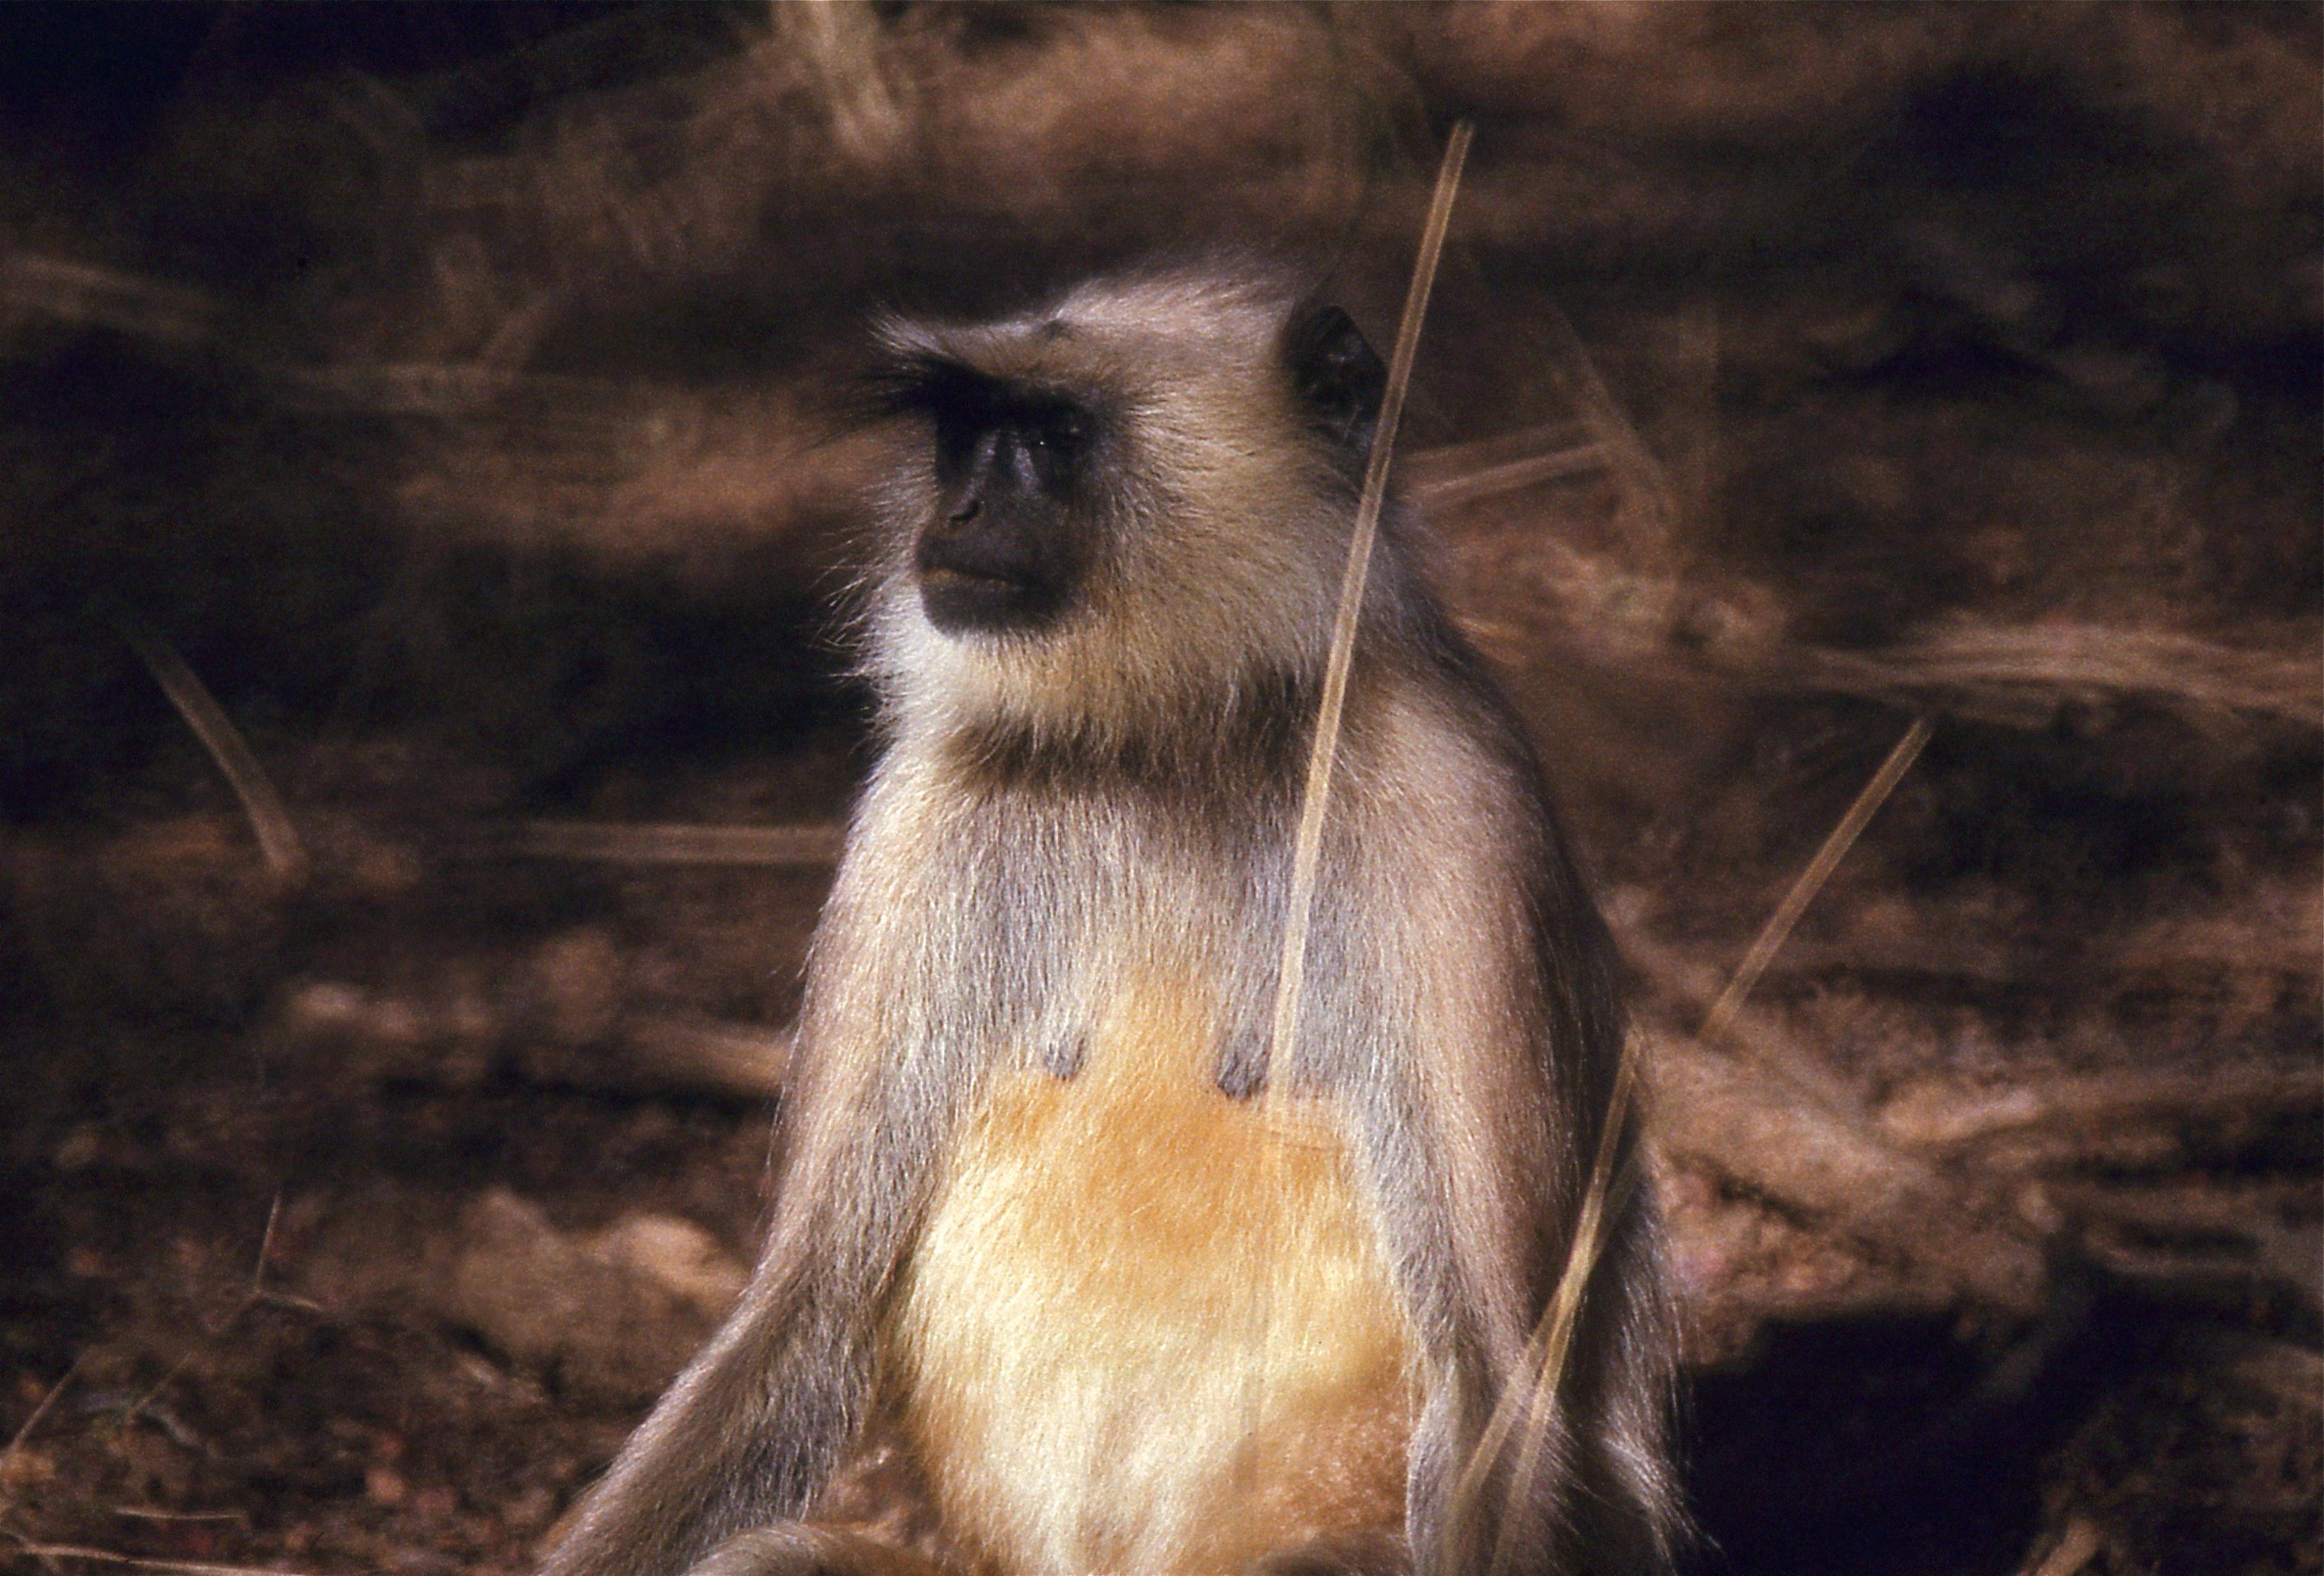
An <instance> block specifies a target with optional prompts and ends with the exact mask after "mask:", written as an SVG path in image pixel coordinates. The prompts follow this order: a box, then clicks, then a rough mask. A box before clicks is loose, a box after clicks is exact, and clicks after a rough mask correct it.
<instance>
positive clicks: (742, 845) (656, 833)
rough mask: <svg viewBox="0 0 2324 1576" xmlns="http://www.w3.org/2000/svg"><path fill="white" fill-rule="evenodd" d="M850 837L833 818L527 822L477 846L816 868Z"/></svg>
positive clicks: (539, 853) (552, 855)
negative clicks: (745, 822)
mask: <svg viewBox="0 0 2324 1576" xmlns="http://www.w3.org/2000/svg"><path fill="white" fill-rule="evenodd" d="M846 839H847V832H846V828H844V827H842V826H832V825H807V826H716V825H703V824H701V823H696V822H660V823H654V822H621V821H521V822H518V823H517V824H515V825H512V826H508V827H505V828H493V829H492V830H491V831H489V832H486V833H484V834H483V835H482V836H481V837H480V839H479V845H478V848H477V849H476V852H477V853H481V854H484V855H485V856H487V857H496V858H511V857H515V858H527V859H572V860H592V861H597V862H603V863H606V864H706V865H759V866H765V867H768V868H772V869H812V868H816V867H818V866H823V865H829V864H834V863H836V862H837V861H838V859H839V853H840V849H841V847H842V846H843V845H844V843H845V842H846Z"/></svg>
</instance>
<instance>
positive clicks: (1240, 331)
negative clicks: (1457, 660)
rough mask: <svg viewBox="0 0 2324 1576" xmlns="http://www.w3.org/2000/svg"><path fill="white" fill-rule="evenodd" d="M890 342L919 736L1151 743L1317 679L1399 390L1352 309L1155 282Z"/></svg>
mask: <svg viewBox="0 0 2324 1576" xmlns="http://www.w3.org/2000/svg"><path fill="white" fill-rule="evenodd" d="M881 341H882V346H883V348H884V350H885V352H886V354H887V358H888V361H887V372H886V374H885V377H884V380H883V382H882V385H881V386H882V389H883V392H884V394H885V399H886V403H887V404H888V406H889V408H890V410H893V411H895V412H897V413H899V414H901V415H903V416H905V417H908V418H909V419H910V420H911V425H910V426H909V427H908V429H906V431H907V433H908V437H907V438H906V439H905V443H906V446H907V447H906V448H905V451H904V458H903V462H902V463H901V464H900V465H899V468H898V471H897V474H896V475H895V477H894V479H893V480H892V482H891V484H890V485H889V487H888V488H887V489H886V492H885V494H884V496H883V498H882V501H881V519H882V524H883V528H884V552H883V558H882V561H881V564H880V566H879V569H878V576H879V577H878V581H877V584H876V585H875V587H874V594H873V604H872V609H871V653H870V657H871V669H872V672H873V675H874V677H876V678H877V679H878V680H879V681H880V682H881V687H882V689H883V691H884V692H885V693H886V695H887V696H888V698H889V701H890V706H891V708H893V710H894V711H895V712H896V714H897V719H898V721H899V722H900V723H902V724H903V725H905V726H907V727H909V726H911V725H913V724H914V723H926V724H929V725H934V726H937V727H943V726H945V725H949V724H957V723H1001V724H1005V725H1011V726H1022V727H1028V728H1032V729H1035V730H1044V729H1051V728H1055V729H1061V730H1073V731H1076V732H1084V733H1086V732H1089V731H1092V730H1097V731H1111V730H1115V729H1135V728H1137V727H1138V726H1139V723H1140V721H1141V719H1148V718H1157V717H1159V716H1161V715H1163V714H1169V715H1173V716H1176V717H1179V718H1182V719H1183V718H1184V717H1185V716H1186V715H1187V714H1188V708H1189V707H1190V706H1191V707H1192V708H1194V714H1196V715H1199V714H1202V713H1203V711H1204V710H1205V709H1207V708H1212V707H1219V708H1223V707H1226V706H1229V705H1231V704H1232V703H1233V702H1234V701H1235V700H1236V699H1237V698H1238V696H1240V695H1242V694H1244V693H1246V692H1248V690H1249V689H1250V687H1254V686H1277V687H1279V686H1281V685H1283V684H1284V683H1285V682H1286V680H1288V681H1290V682H1291V683H1292V684H1293V686H1294V687H1304V684H1305V681H1306V680H1307V679H1308V678H1310V677H1312V676H1313V675H1314V674H1315V673H1318V672H1320V669H1321V666H1322V663H1323V656H1324V652H1325V650H1326V648H1327V646H1328V644H1329V641H1330V634H1331V621H1332V610H1333V604H1334V602H1335V599H1336V596H1337V594H1338V586H1339V579H1340V575H1341V571H1342V567H1343V565H1344V562H1345V554H1346V550H1347V543H1348V537H1349V528H1350V524H1351V520H1352V517H1353V513H1354V503H1355V499H1356V494H1357V491H1358V487H1359V485H1360V481H1361V475H1362V467H1363V463H1364V458H1365V453H1366V448H1367V446H1368V444H1369V438H1370V434H1371V429H1372V423H1373V419H1374V417H1375V416H1376V414H1377V413H1378V410H1379V401H1380V395H1381V390H1382V385H1383V382H1384V381H1385V380H1384V373H1383V369H1382V368H1381V365H1380V362H1379V357H1378V356H1377V355H1374V354H1373V353H1372V350H1371V348H1370V346H1368V345H1367V344H1366V343H1365V342H1364V339H1363V336H1362V335H1361V334H1360V333H1359V332H1358V331H1357V329H1356V327H1355V325H1354V324H1353V323H1352V322H1351V321H1350V320H1349V318H1348V317H1347V314H1346V313H1344V312H1342V311H1341V310H1340V309H1338V308H1336V307H1330V306H1321V305H1316V304H1314V303H1313V302H1311V301H1304V300H1299V299H1297V298H1296V296H1295V295H1294V294H1293V293H1292V292H1291V291H1290V290H1287V289H1285V288H1282V287H1280V286H1278V285H1277V284H1275V283H1274V282H1273V281H1270V280H1268V279H1267V278H1266V277H1264V276H1259V277H1253V276H1251V275H1249V274H1219V273H1157V274H1148V275H1139V276H1134V277H1131V278H1128V279H1122V280H1114V281H1100V282H1095V283H1090V284H1085V285H1083V286H1081V287H1080V288H1078V289H1076V290H1074V291H1072V292H1071V293H1070V294H1068V295H1066V296H1065V297H1064V298H1063V299H1061V300H1058V301H1057V302H1056V304H1055V305H1054V306H1051V307H1048V308H1046V309H1041V310H1037V311H1033V312H1028V313H1026V314H1024V315H1022V316H1019V317H1014V318H1005V319H1002V320H1001V321H998V322H991V323H982V324H975V325H968V326H932V325H926V324H920V323H911V322H903V321H890V322H889V323H887V324H885V325H883V327H882V331H881Z"/></svg>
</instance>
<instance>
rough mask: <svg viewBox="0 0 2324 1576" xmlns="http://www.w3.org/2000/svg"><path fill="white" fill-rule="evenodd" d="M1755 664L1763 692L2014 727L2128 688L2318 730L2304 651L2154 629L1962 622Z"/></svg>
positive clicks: (2318, 696)
mask: <svg viewBox="0 0 2324 1576" xmlns="http://www.w3.org/2000/svg"><path fill="white" fill-rule="evenodd" d="M1753 666H1754V668H1762V669H1764V675H1763V681H1765V682H1767V684H1768V686H1769V687H1777V688H1784V687H1796V688H1804V689H1819V690H1827V691H1837V692H1839V693H1841V694H1846V695H1857V696H1866V697H1867V698H1870V699H1875V700H1886V701H1890V702H1895V701H1900V700H1906V699H1914V700H1916V701H1917V703H1918V704H1921V705H1926V704H1928V703H1929V702H1930V700H1931V699H1932V698H1941V699H1942V700H1943V701H1944V702H1945V703H1946V709H1948V710H1950V711H1956V712H1959V713H1960V714H1964V715H1968V716H1973V717H1976V718H1978V719H1979V720H1981V721H1989V722H1997V723H2012V724H2015V725H2019V726H2033V727H2038V726H2041V725H2043V724H2045V723H2048V722H2049V721H2050V719H2051V718H2052V716H2053V715H2054V714H2056V711H2057V708H2058V705H2059V703H2060V702H2061V700H2064V699H2068V698H2071V697H2075V696H2106V695H2135V696H2143V697H2144V698H2146V699H2149V700H2152V701H2154V702H2156V703H2157V704H2159V705H2163V706H2166V707H2168V708H2170V709H2172V710H2174V711H2177V712H2180V713H2181V714H2185V715H2187V716H2188V717H2190V719H2191V720H2193V721H2195V722H2197V723H2200V722H2202V721H2203V720H2204V719H2205V718H2206V717H2207V716H2209V715H2215V714H2221V713H2229V714H2233V713H2242V714H2249V715H2253V716H2259V717H2264V718H2268V719H2271V720H2273V721H2277V722H2282V723H2294V724H2297V725H2299V726H2302V727H2307V728H2315V729H2324V668H2319V666H2318V664H2317V662H2316V660H2315V659H2314V657H2313V655H2312V654H2311V655H2309V656H2304V657H2285V656H2279V655H2276V654H2275V653H2273V652H2268V651H2251V650H2235V649H2233V648H2231V647H2226V646H2218V645H2214V644H2212V643H2211V642H2209V641H2202V640H2199V639H2197V638H2195V637H2194V636H2191V635H2182V634H2175V633H2172V632H2171V631H2163V630H2137V629H2123V628H2119V627H2116V626H2112V625H2106V624H2088V623H2077V622H2069V621H2066V620H2044V621H2043V622H2039V623H2032V624H1996V623H1986V622H1979V621H1976V620H1971V619H1960V620H1958V621H1955V622H1951V623H1950V624H1948V625H1946V626H1944V627H1942V628H1940V629H1938V630H1935V631H1932V632H1930V633H1928V634H1926V635H1923V636H1922V637H1920V638H1919V639H1917V640H1914V641H1910V642H1908V643H1906V644H1904V645H1901V646H1895V647H1892V648H1890V649H1888V650H1885V651H1867V652H1858V651H1836V650H1828V649H1824V648H1820V647H1812V646H1797V647H1790V648H1777V649H1776V650H1773V651H1770V652H1767V653H1766V654H1765V655H1764V656H1762V657H1759V658H1758V659H1757V660H1755V661H1754V663H1753Z"/></svg>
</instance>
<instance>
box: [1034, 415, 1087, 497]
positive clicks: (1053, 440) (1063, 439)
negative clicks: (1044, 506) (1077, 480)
mask: <svg viewBox="0 0 2324 1576" xmlns="http://www.w3.org/2000/svg"><path fill="white" fill-rule="evenodd" d="M1024 442H1025V447H1026V448H1027V450H1028V452H1030V453H1031V455H1032V456H1033V458H1034V461H1035V463H1036V464H1037V465H1039V466H1040V467H1041V472H1042V475H1043V477H1044V479H1045V480H1047V481H1050V482H1061V481H1064V480H1065V479H1066V478H1067V477H1068V476H1069V475H1071V474H1072V472H1073V471H1074V468H1075V467H1076V466H1077V465H1079V464H1080V461H1081V458H1082V456H1083V455H1084V454H1085V453H1087V452H1088V450H1089V445H1090V420H1089V417H1088V416H1087V415H1086V414H1085V413H1084V412H1083V411H1080V410H1074V409H1073V408H1072V407H1071V406H1059V407H1056V408H1055V409H1053V410H1045V411H1043V412H1041V414H1040V415H1039V417H1038V418H1037V419H1034V420H1032V421H1030V422H1028V423H1027V424H1026V428H1025V433H1024Z"/></svg>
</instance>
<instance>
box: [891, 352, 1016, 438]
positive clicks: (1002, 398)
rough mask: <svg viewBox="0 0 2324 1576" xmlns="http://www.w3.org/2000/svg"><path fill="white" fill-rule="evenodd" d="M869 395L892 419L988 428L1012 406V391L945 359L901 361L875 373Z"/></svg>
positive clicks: (904, 357)
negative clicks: (918, 418)
mask: <svg viewBox="0 0 2324 1576" xmlns="http://www.w3.org/2000/svg"><path fill="white" fill-rule="evenodd" d="M868 382H869V384H870V389H869V392H870V393H871V399H872V401H873V403H874V404H875V405H876V407H877V408H878V409H879V410H880V411H881V413H882V414H885V415H890V416H933V417H936V419H939V420H947V419H950V420H961V419H966V420H969V421H971V422H973V423H976V424H979V425H982V424H984V423H989V422H990V421H991V420H992V419H995V418H996V417H998V416H1000V415H1001V413H1002V412H1003V411H1005V410H1008V409H1009V407H1010V403H1011V401H1010V397H1009V394H1010V391H1009V388H1008V385H1007V384H1005V383H1003V382H1001V381H1000V380H999V379H997V378H992V377H988V376H986V375H985V374H984V373H981V372H977V371H975V370H974V369H973V368H970V367H966V366H964V365H962V364H960V363H959V362H956V361H953V360H951V359H949V358H947V357H945V356H940V355H918V354H910V355H899V356H897V357H895V358H894V359H892V360H890V361H889V362H888V363H886V364H883V365H881V366H880V367H878V368H876V369H874V370H873V372H872V373H871V377H870V379H869V380H868Z"/></svg>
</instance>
